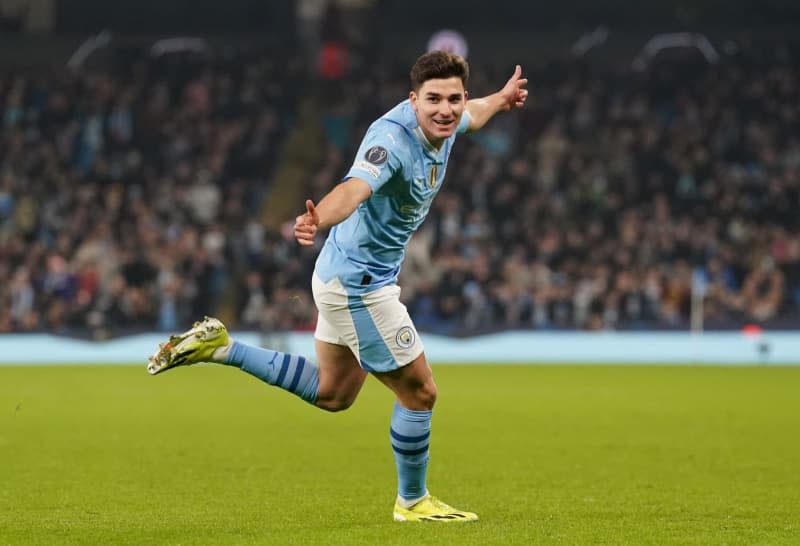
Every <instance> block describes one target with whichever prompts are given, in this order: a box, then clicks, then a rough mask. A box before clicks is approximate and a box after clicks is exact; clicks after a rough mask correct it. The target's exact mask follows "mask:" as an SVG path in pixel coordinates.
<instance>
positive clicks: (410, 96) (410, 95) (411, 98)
mask: <svg viewBox="0 0 800 546" xmlns="http://www.w3.org/2000/svg"><path fill="white" fill-rule="evenodd" d="M408 101H409V102H410V103H411V108H413V109H414V111H415V112H416V111H417V94H416V93H415V92H414V90H413V89H412V90H411V91H409V92H408Z"/></svg>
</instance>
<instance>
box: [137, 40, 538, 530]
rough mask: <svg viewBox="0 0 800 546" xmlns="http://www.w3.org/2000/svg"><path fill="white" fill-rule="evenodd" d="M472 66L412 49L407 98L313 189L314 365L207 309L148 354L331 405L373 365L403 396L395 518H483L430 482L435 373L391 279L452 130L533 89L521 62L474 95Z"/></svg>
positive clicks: (394, 424) (302, 237) (425, 205)
mask: <svg viewBox="0 0 800 546" xmlns="http://www.w3.org/2000/svg"><path fill="white" fill-rule="evenodd" d="M468 76H469V68H468V65H467V63H466V61H465V60H464V59H463V58H461V57H459V56H457V55H453V54H450V53H446V52H442V51H435V52H432V53H427V54H425V55H422V56H421V57H420V58H419V59H417V61H416V63H415V64H414V66H413V67H412V69H411V92H410V93H409V98H408V99H407V100H404V101H403V102H401V103H400V104H398V105H397V106H395V107H394V108H393V109H392V110H390V111H389V112H387V113H386V114H384V115H383V116H382V117H381V118H379V119H378V120H377V121H375V122H374V123H373V124H372V125H371V126H370V128H369V129H368V131H367V134H366V135H365V136H364V139H363V141H362V142H361V146H360V148H359V150H358V153H357V156H356V158H355V161H354V163H353V165H352V167H351V168H350V170H349V171H348V173H347V174H346V176H345V177H344V179H343V182H341V183H340V184H338V185H337V186H336V187H334V188H333V190H331V191H330V193H328V194H327V195H326V196H325V197H324V198H323V199H322V200H321V201H320V202H319V203H317V204H316V205H315V204H314V203H313V202H312V201H311V200H308V201H306V203H305V209H306V210H305V212H304V213H303V214H301V215H300V216H298V217H297V219H296V222H295V227H294V234H295V237H296V239H297V241H298V242H299V244H301V245H304V246H312V245H314V242H315V237H316V235H317V233H318V231H319V230H322V229H326V228H330V232H329V233H328V237H327V239H326V241H325V244H324V246H323V247H322V250H321V252H320V255H319V257H318V259H317V263H316V268H315V270H314V275H313V279H312V291H313V294H314V301H315V303H316V305H317V309H318V310H319V317H318V321H317V329H316V332H315V334H314V337H315V343H316V355H317V364H316V365H315V364H314V363H312V362H311V361H310V360H308V359H306V358H305V357H303V356H299V355H291V354H283V353H279V352H277V351H272V350H269V349H263V348H260V347H253V346H250V345H246V344H243V343H239V342H235V341H231V340H230V339H229V337H228V333H227V331H226V329H225V326H224V325H223V324H222V323H221V322H220V321H219V320H217V319H214V318H208V317H207V318H206V319H204V320H203V321H201V322H197V323H195V324H194V327H193V328H192V329H190V330H189V331H187V332H185V333H183V334H181V335H177V336H172V337H171V338H170V340H169V341H168V342H166V343H163V344H162V345H161V347H160V348H159V350H158V351H157V352H156V354H154V355H153V356H152V357H151V358H150V361H149V363H148V371H149V372H150V373H151V374H157V373H159V372H162V371H164V370H168V369H171V368H173V367H176V366H181V365H189V364H196V363H200V362H216V363H220V364H227V365H230V366H235V367H237V368H240V369H242V370H243V371H245V372H247V373H249V374H252V375H254V376H256V377H257V378H259V379H261V380H263V381H265V382H267V383H269V384H270V385H275V386H278V387H280V388H282V389H285V390H288V391H289V392H292V393H294V394H296V395H297V396H299V397H300V398H302V399H303V400H305V401H307V402H309V403H311V404H314V405H315V406H317V407H319V408H321V409H324V410H328V411H340V410H344V409H347V408H348V407H350V405H351V404H352V403H353V401H354V400H355V399H356V396H357V395H358V392H359V391H360V389H361V386H362V385H363V384H364V380H365V378H366V376H367V374H368V373H371V374H372V375H373V376H374V377H376V378H377V379H378V380H379V381H380V382H382V383H383V384H384V385H386V386H387V387H388V388H389V389H391V390H392V391H393V392H394V394H395V395H396V397H397V401H396V402H395V405H394V411H393V413H392V418H391V427H390V430H389V433H390V434H389V436H390V441H391V446H392V449H393V451H394V457H395V462H396V466H397V477H398V494H397V498H396V501H395V506H394V519H395V520H396V521H439V522H463V521H473V520H476V519H478V516H477V515H476V514H474V513H472V512H465V511H462V510H457V509H455V508H453V507H451V506H448V505H447V504H445V503H443V502H442V501H440V500H438V499H437V498H436V497H433V496H431V495H430V494H429V493H428V489H427V486H426V474H427V469H428V451H429V449H428V445H429V440H430V433H431V414H432V410H433V406H434V402H435V401H436V395H437V392H436V384H435V383H434V381H433V375H432V372H431V368H430V366H429V365H428V362H427V360H426V359H425V353H424V350H423V346H422V342H421V341H420V338H419V335H418V333H417V330H416V328H415V327H414V323H413V322H412V321H411V318H410V317H409V315H408V312H407V310H406V307H405V306H404V305H403V304H402V303H400V299H399V298H400V288H399V287H398V286H397V284H396V281H397V275H398V273H399V271H400V265H401V262H402V260H403V254H404V251H405V247H406V244H407V243H408V241H409V239H410V238H411V236H412V234H413V233H414V232H415V231H416V229H417V228H418V227H419V225H420V224H421V223H422V221H423V220H424V219H425V216H426V215H427V213H428V210H429V209H430V206H431V202H432V200H433V198H434V197H435V196H436V194H437V193H438V192H439V189H440V188H441V186H442V182H443V180H444V174H445V169H446V168H447V160H448V158H449V156H450V151H451V149H452V147H453V143H454V141H455V139H456V135H459V134H462V133H464V132H467V131H475V130H477V129H480V128H481V127H483V126H484V125H485V124H486V123H487V122H488V121H489V120H490V119H491V118H492V117H493V116H494V115H495V114H497V113H498V112H502V111H506V110H511V109H513V108H520V107H522V106H523V105H524V103H525V100H526V99H527V96H528V91H527V90H526V89H525V84H526V83H527V80H526V79H524V78H522V77H521V76H522V69H521V67H520V66H519V65H517V67H516V69H515V70H514V74H513V75H512V76H511V78H510V79H509V80H508V82H506V84H505V86H503V88H502V89H500V90H499V91H498V92H496V93H494V94H491V95H488V96H486V97H483V98H478V99H471V100H467V92H466V89H465V85H466V82H467V78H468Z"/></svg>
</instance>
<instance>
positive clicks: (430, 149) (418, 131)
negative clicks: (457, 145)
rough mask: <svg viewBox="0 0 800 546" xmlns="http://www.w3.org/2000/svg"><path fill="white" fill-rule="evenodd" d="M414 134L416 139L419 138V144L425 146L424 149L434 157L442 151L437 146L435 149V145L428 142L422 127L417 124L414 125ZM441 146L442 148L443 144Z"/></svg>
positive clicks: (437, 156)
mask: <svg viewBox="0 0 800 546" xmlns="http://www.w3.org/2000/svg"><path fill="white" fill-rule="evenodd" d="M414 135H415V136H416V137H417V140H419V142H420V144H422V147H423V148H425V150H426V151H427V152H428V153H430V154H431V155H432V156H433V157H434V159H439V154H440V153H441V152H442V149H441V148H439V149H438V150H437V149H436V147H435V146H434V145H433V144H431V143H430V141H429V140H428V137H426V136H425V133H423V132H422V128H421V127H420V126H419V125H417V126H416V127H414ZM442 148H444V145H443V146H442Z"/></svg>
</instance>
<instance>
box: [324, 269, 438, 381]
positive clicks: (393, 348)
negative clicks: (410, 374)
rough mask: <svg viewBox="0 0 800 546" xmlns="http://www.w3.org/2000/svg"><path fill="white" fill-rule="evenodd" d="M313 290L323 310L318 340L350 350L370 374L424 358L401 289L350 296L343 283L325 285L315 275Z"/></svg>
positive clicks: (335, 281) (387, 287)
mask: <svg viewBox="0 0 800 546" xmlns="http://www.w3.org/2000/svg"><path fill="white" fill-rule="evenodd" d="M311 290H312V292H313V293H314V301H315V302H316V304H317V309H318V310H319V317H318V318H317V330H316V332H314V337H315V338H317V339H318V340H320V341H324V342H326V343H332V344H334V345H344V346H346V347H349V348H350V350H351V351H352V352H353V354H354V355H355V357H356V359H357V360H358V361H359V363H360V364H361V367H362V368H364V369H365V370H367V371H368V372H390V371H392V370H396V369H398V368H402V367H403V366H405V365H407V364H411V363H412V362H413V361H414V360H415V359H416V358H417V357H418V356H419V355H421V354H422V351H423V350H424V348H423V347H422V342H421V341H420V339H419V335H418V334H417V329H416V328H415V327H414V323H413V322H411V317H410V316H409V315H408V310H407V309H406V306H405V305H403V304H402V303H400V287H399V286H397V285H389V286H383V287H381V288H378V289H377V290H375V291H373V292H370V293H368V294H363V295H360V296H348V294H347V292H346V291H345V289H344V287H343V286H342V284H341V283H340V282H339V279H337V278H333V279H332V280H330V281H329V282H327V283H323V282H322V280H321V279H320V278H319V277H318V276H317V275H316V273H315V274H314V277H313V278H312V280H311Z"/></svg>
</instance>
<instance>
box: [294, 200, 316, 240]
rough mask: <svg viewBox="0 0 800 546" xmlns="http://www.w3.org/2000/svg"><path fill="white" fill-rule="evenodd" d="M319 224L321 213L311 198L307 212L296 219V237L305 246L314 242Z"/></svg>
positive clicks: (307, 203)
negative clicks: (318, 212)
mask: <svg viewBox="0 0 800 546" xmlns="http://www.w3.org/2000/svg"><path fill="white" fill-rule="evenodd" d="M318 226H319V214H317V209H316V208H315V207H314V202H313V201H312V200H311V199H308V200H307V201H306V212H305V213H304V214H301V215H300V216H298V217H297V218H296V219H295V222H294V238H295V239H297V242H298V243H300V244H301V245H303V246H311V245H313V244H314V237H315V236H316V234H317V227H318Z"/></svg>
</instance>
